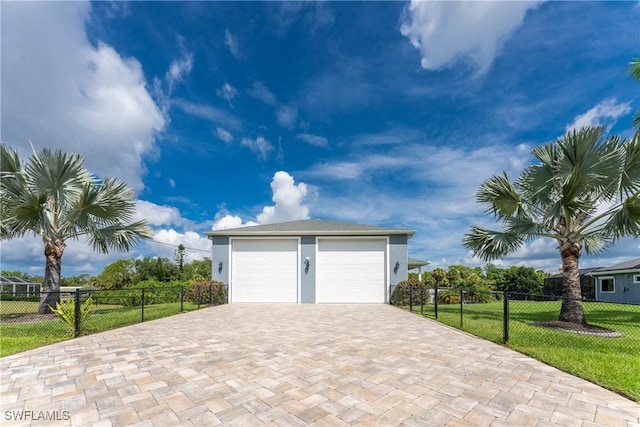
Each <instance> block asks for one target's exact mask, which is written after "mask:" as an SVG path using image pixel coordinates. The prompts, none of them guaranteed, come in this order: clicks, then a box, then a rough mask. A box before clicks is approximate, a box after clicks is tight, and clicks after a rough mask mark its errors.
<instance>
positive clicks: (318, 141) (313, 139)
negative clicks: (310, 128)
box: [296, 133, 329, 148]
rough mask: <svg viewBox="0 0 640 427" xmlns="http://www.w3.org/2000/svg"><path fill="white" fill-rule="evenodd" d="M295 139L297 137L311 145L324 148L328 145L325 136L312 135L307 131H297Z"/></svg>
mask: <svg viewBox="0 0 640 427" xmlns="http://www.w3.org/2000/svg"><path fill="white" fill-rule="evenodd" d="M296 139H299V140H300V141H304V142H306V143H307V144H309V145H313V146H315V147H323V148H325V147H328V146H329V141H328V140H327V138H325V137H323V136H318V135H312V134H309V133H299V134H297V135H296Z"/></svg>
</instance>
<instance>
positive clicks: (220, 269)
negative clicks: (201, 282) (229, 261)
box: [218, 261, 222, 273]
mask: <svg viewBox="0 0 640 427" xmlns="http://www.w3.org/2000/svg"><path fill="white" fill-rule="evenodd" d="M218 273H222V261H220V264H218Z"/></svg>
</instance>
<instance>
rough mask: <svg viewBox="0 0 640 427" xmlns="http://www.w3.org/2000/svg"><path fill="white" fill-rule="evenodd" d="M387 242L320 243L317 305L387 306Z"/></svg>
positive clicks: (322, 241) (380, 240)
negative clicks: (363, 304)
mask: <svg viewBox="0 0 640 427" xmlns="http://www.w3.org/2000/svg"><path fill="white" fill-rule="evenodd" d="M386 248H387V241H386V239H318V260H317V264H318V267H317V275H316V302H320V303H322V302H327V303H340V302H343V303H384V302H385V283H386V268H385V266H386V264H387V262H386V256H385V254H386Z"/></svg>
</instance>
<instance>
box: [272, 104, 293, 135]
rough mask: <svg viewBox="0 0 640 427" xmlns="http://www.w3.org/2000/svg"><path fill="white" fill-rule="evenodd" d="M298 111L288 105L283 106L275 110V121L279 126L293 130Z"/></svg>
mask: <svg viewBox="0 0 640 427" xmlns="http://www.w3.org/2000/svg"><path fill="white" fill-rule="evenodd" d="M297 116H298V109H297V108H295V107H291V106H289V105H283V106H282V107H280V108H278V109H277V110H276V120H277V122H278V124H279V125H280V126H282V127H283V128H287V129H293V128H294V127H295V125H296V117H297Z"/></svg>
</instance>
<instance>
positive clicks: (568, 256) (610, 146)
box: [464, 127, 640, 323]
mask: <svg viewBox="0 0 640 427" xmlns="http://www.w3.org/2000/svg"><path fill="white" fill-rule="evenodd" d="M603 133H604V128H603V127H585V128H582V129H580V130H574V131H571V132H569V133H567V134H566V135H565V136H564V137H562V138H560V139H558V140H557V141H556V142H555V143H549V144H545V145H542V146H539V147H537V148H535V149H534V150H533V155H534V156H535V157H536V159H537V160H538V164H536V165H532V166H529V167H527V168H526V169H525V170H524V171H523V172H522V174H521V175H520V177H519V178H518V179H517V180H516V181H515V182H514V183H512V182H511V180H510V179H509V177H508V176H507V174H506V172H505V173H503V174H502V175H495V176H493V177H492V178H490V179H488V180H487V181H485V182H483V183H482V185H481V186H480V189H479V190H478V193H477V201H478V202H480V203H483V204H485V205H487V206H488V207H489V212H491V213H493V215H494V216H495V218H496V219H497V220H498V221H499V222H500V223H502V226H503V230H502V231H493V230H487V229H484V228H481V227H476V226H473V227H472V228H471V231H470V232H469V233H468V234H466V235H465V237H464V245H465V246H466V247H467V248H469V249H471V250H473V252H474V254H475V255H476V256H479V257H480V258H482V259H484V260H485V261H491V260H494V259H498V258H502V257H504V256H505V255H507V254H510V253H513V252H515V251H517V250H518V249H519V248H520V247H521V246H522V245H523V244H524V243H525V242H527V241H530V240H532V239H536V238H541V237H542V238H551V239H554V240H555V241H556V242H557V244H558V251H559V254H560V258H561V259H562V270H563V283H564V284H563V298H562V306H561V309H560V316H559V319H560V320H561V321H566V322H573V323H586V319H585V316H584V310H583V307H582V300H581V289H580V275H579V272H578V262H579V259H580V257H581V256H582V251H583V249H584V250H586V251H587V253H591V254H595V253H598V252H601V251H603V250H605V249H606V248H607V247H608V246H609V245H611V244H612V243H613V242H614V241H615V240H616V239H618V238H620V237H623V236H635V237H638V236H640V139H639V138H638V132H636V135H635V137H634V138H633V139H631V140H628V139H624V140H622V139H620V138H619V137H617V136H611V137H608V138H605V137H604V136H603Z"/></svg>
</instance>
